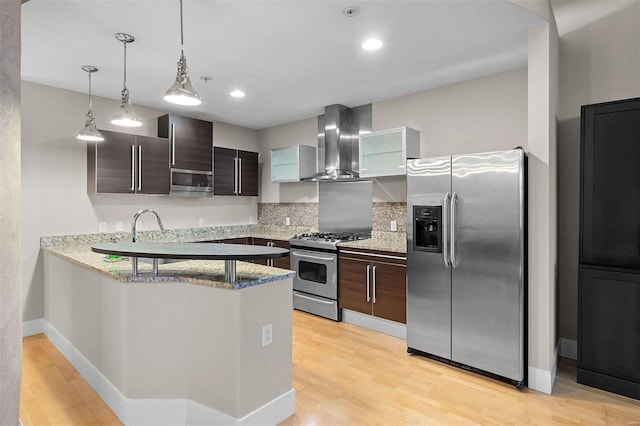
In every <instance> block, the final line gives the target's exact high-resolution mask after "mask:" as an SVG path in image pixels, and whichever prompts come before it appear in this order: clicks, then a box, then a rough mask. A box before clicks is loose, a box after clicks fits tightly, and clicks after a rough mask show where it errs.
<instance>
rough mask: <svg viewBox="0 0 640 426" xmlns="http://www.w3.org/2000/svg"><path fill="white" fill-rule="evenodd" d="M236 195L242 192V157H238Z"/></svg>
mask: <svg viewBox="0 0 640 426" xmlns="http://www.w3.org/2000/svg"><path fill="white" fill-rule="evenodd" d="M238 164H239V166H238V195H240V194H242V158H238Z"/></svg>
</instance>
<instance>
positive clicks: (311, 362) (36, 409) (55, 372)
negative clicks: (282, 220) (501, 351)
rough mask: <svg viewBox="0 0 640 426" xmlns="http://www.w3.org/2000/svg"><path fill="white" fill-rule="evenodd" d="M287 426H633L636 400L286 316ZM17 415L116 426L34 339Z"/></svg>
mask: <svg viewBox="0 0 640 426" xmlns="http://www.w3.org/2000/svg"><path fill="white" fill-rule="evenodd" d="M293 365H294V367H293V381H294V383H293V385H294V388H295V389H296V414H295V415H293V416H291V417H290V418H288V419H287V420H285V421H284V422H283V423H282V424H283V425H285V426H292V425H318V426H322V425H385V426H386V425H412V424H416V425H417V424H433V425H464V424H537V425H552V424H593V425H624V426H632V425H633V426H637V425H638V424H639V422H640V402H638V401H636V400H633V399H630V398H625V397H622V396H619V395H615V394H612V393H608V392H604V391H600V390H598V389H594V388H589V387H586V386H582V385H578V384H577V383H576V382H575V364H574V363H573V362H572V361H570V360H565V359H563V360H562V361H561V363H560V366H559V368H558V377H557V379H556V384H555V386H554V391H553V395H545V394H542V393H539V392H536V391H532V390H528V389H526V390H524V391H517V390H516V389H515V388H514V387H513V386H512V385H509V384H505V383H502V382H498V381H495V380H492V379H488V378H486V377H482V376H479V375H476V374H474V373H470V372H467V371H463V370H460V369H456V368H454V367H449V366H446V365H443V364H441V363H438V362H436V361H432V360H429V359H426V358H423V357H419V356H410V355H408V354H407V353H406V343H405V341H404V340H401V339H396V338H394V337H390V336H386V335H383V334H379V333H376V332H372V331H369V330H366V329H363V328H360V327H357V326H354V325H350V324H345V323H334V322H332V321H329V320H325V319H322V318H318V317H315V316H313V315H308V314H305V313H302V312H298V311H294V313H293ZM20 413H21V417H22V421H23V423H24V424H25V426H29V425H38V426H39V425H49V424H51V425H100V424H103V425H117V424H120V422H118V419H117V418H116V417H115V415H114V414H113V413H112V412H111V411H110V410H109V408H108V407H107V406H106V404H104V402H102V400H100V398H99V397H98V395H97V394H96V393H95V392H94V391H93V389H91V387H90V386H89V385H88V384H87V383H86V382H85V381H84V380H83V379H82V378H81V377H80V376H79V374H78V373H77V372H76V371H75V369H74V368H73V367H72V366H71V365H69V363H68V362H67V361H66V360H65V359H64V357H62V355H60V354H59V353H58V352H57V351H56V349H55V348H54V347H53V345H51V343H50V342H49V341H48V340H47V338H46V337H44V335H37V336H32V337H27V338H25V339H24V370H23V385H22V401H21V412H20Z"/></svg>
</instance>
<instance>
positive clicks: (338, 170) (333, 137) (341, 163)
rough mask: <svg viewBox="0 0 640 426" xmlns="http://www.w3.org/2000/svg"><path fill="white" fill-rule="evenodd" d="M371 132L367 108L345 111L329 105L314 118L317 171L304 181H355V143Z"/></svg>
mask: <svg viewBox="0 0 640 426" xmlns="http://www.w3.org/2000/svg"><path fill="white" fill-rule="evenodd" d="M367 132H371V104H366V105H361V106H359V107H355V108H349V107H346V106H344V105H339V104H335V105H329V106H327V107H325V109H324V115H321V116H319V117H318V171H319V173H318V174H317V175H316V176H315V177H313V178H311V179H305V180H313V181H324V180H327V181H329V180H354V179H357V178H358V177H359V169H360V167H359V154H358V139H359V135H360V134H362V133H367Z"/></svg>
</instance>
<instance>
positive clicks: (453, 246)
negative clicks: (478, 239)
mask: <svg viewBox="0 0 640 426" xmlns="http://www.w3.org/2000/svg"><path fill="white" fill-rule="evenodd" d="M457 200H458V194H457V193H455V192H454V193H453V194H452V195H451V207H450V210H451V224H450V227H451V266H452V267H453V268H455V267H456V266H458V261H457V259H456V201H457Z"/></svg>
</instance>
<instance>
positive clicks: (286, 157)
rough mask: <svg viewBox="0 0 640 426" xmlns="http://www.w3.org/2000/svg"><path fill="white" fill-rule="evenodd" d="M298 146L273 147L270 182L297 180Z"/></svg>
mask: <svg viewBox="0 0 640 426" xmlns="http://www.w3.org/2000/svg"><path fill="white" fill-rule="evenodd" d="M299 179H300V176H299V175H298V147H297V146H292V147H289V148H282V149H274V150H272V151H271V182H287V181H289V182H290V181H297V180H299Z"/></svg>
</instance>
